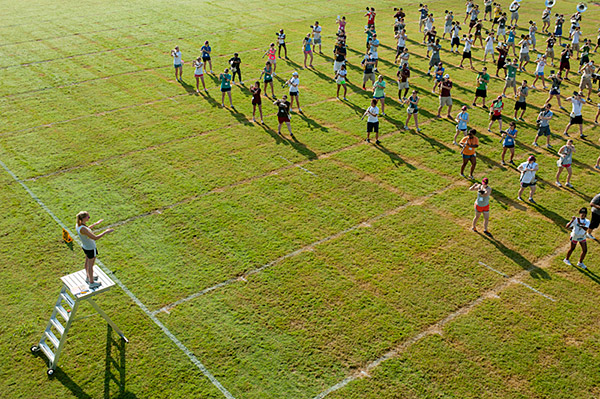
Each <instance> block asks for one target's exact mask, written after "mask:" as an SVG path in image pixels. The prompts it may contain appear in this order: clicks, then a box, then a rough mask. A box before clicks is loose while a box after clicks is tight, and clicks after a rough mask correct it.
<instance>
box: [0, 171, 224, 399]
mask: <svg viewBox="0 0 600 399" xmlns="http://www.w3.org/2000/svg"><path fill="white" fill-rule="evenodd" d="M0 166H2V168H3V169H4V170H5V171H6V172H7V173H8V174H9V175H10V176H11V177H12V178H13V179H14V180H15V181H16V182H17V183H19V184H20V185H21V186H22V187H23V188H24V189H25V191H27V193H28V194H29V195H30V196H31V198H32V199H33V200H34V201H35V202H37V204H38V205H39V206H41V207H42V209H44V210H45V211H46V213H48V215H50V217H52V219H54V221H55V222H56V223H57V224H58V225H59V226H60V227H62V228H63V229H65V230H67V231H68V232H69V234H70V235H71V237H73V239H74V240H75V241H76V242H77V243H78V244H79V245H81V242H80V241H79V237H77V235H76V234H73V232H72V231H70V230H69V228H68V227H67V226H66V225H65V224H64V223H63V222H62V221H61V220H60V219H59V218H58V217H57V216H56V215H55V214H54V213H53V212H52V211H51V210H50V208H48V207H47V206H46V204H44V203H43V202H42V201H41V200H40V199H39V198H38V197H37V195H35V193H34V192H33V191H31V189H30V188H29V187H28V186H27V185H26V184H25V183H24V182H23V181H22V180H21V179H19V178H18V177H17V175H15V174H14V173H13V172H12V170H10V169H9V168H8V166H6V164H4V162H2V161H1V160H0ZM96 264H97V265H98V266H99V267H100V268H102V270H103V271H104V272H105V273H106V274H107V275H108V276H109V277H110V278H111V279H112V280H113V281H114V282H115V283H116V284H117V285H118V286H119V287H121V289H122V290H123V291H124V292H125V294H127V296H129V297H130V298H131V299H132V300H133V301H134V302H135V303H136V305H138V306H139V307H140V308H141V309H142V311H143V312H144V313H146V315H147V316H148V317H149V318H150V320H152V321H153V322H154V324H156V325H157V326H158V327H159V328H160V329H161V330H162V331H163V333H164V334H165V335H166V336H167V337H169V339H170V340H171V341H172V342H173V343H174V344H175V345H176V346H177V347H178V348H179V349H180V350H181V351H182V352H183V353H184V354H185V355H186V356H187V357H188V358H189V359H190V360H191V362H192V363H194V365H196V367H197V368H198V369H199V370H200V371H201V372H202V374H204V375H205V376H206V378H208V379H209V380H210V382H211V383H212V384H213V385H214V386H215V387H217V389H219V391H221V393H222V394H223V395H224V396H225V397H226V398H227V399H235V398H234V396H233V395H232V394H231V393H229V391H228V390H227V389H225V387H224V386H223V385H221V383H220V382H219V381H218V380H217V379H216V378H215V377H214V376H213V375H212V373H211V372H210V371H209V370H208V369H207V368H206V366H204V364H202V362H201V361H200V360H198V358H197V357H196V356H195V355H194V354H193V353H192V352H191V351H190V350H189V349H188V348H187V347H186V346H185V345H184V344H183V343H182V342H181V341H180V340H179V339H178V338H177V337H176V336H175V335H173V333H171V331H169V329H168V328H167V327H166V326H165V325H164V324H163V323H161V321H160V320H158V318H157V317H156V316H155V315H154V314H153V313H152V312H150V310H148V308H147V307H146V305H144V304H143V303H142V301H140V300H139V299H138V297H136V296H135V295H134V294H133V292H131V291H130V290H129V288H127V286H126V285H125V284H123V282H121V280H119V279H118V278H117V276H115V275H114V274H113V272H112V271H111V270H110V269H109V268H108V267H106V266H105V265H104V263H102V262H101V261H100V260H99V259H96Z"/></svg>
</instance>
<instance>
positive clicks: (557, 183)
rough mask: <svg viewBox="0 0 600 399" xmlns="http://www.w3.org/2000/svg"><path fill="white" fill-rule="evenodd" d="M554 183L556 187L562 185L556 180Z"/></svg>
mask: <svg viewBox="0 0 600 399" xmlns="http://www.w3.org/2000/svg"><path fill="white" fill-rule="evenodd" d="M554 184H556V185H557V186H558V187H562V184H560V182H558V181H557V182H556V183H554Z"/></svg>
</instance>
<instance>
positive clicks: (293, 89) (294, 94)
mask: <svg viewBox="0 0 600 399" xmlns="http://www.w3.org/2000/svg"><path fill="white" fill-rule="evenodd" d="M285 84H287V85H288V86H289V87H290V98H291V100H292V102H291V103H290V111H293V110H294V98H296V105H297V106H298V112H302V108H300V98H299V97H300V91H299V89H298V86H299V85H300V79H299V78H298V72H296V71H294V73H292V77H291V78H290V79H289V80H288V81H287V82H285Z"/></svg>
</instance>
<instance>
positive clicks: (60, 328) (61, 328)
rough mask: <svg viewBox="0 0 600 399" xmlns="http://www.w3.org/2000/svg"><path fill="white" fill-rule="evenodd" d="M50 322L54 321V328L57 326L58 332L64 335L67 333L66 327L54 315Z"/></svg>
mask: <svg viewBox="0 0 600 399" xmlns="http://www.w3.org/2000/svg"><path fill="white" fill-rule="evenodd" d="M50 323H52V325H53V326H54V328H56V331H58V333H59V334H60V335H61V336H62V335H63V334H64V333H65V328H64V327H63V325H62V324H60V321H58V320H57V319H55V318H54V317H53V318H51V319H50Z"/></svg>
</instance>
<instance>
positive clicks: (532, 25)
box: [529, 21, 538, 51]
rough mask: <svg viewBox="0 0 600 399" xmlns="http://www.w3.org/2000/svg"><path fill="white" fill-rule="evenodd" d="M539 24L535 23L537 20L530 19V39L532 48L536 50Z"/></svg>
mask: <svg viewBox="0 0 600 399" xmlns="http://www.w3.org/2000/svg"><path fill="white" fill-rule="evenodd" d="M537 29H538V28H537V25H536V24H535V21H529V41H531V47H532V48H531V49H532V50H533V51H536V50H535V45H536V39H535V33H536V32H537Z"/></svg>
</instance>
